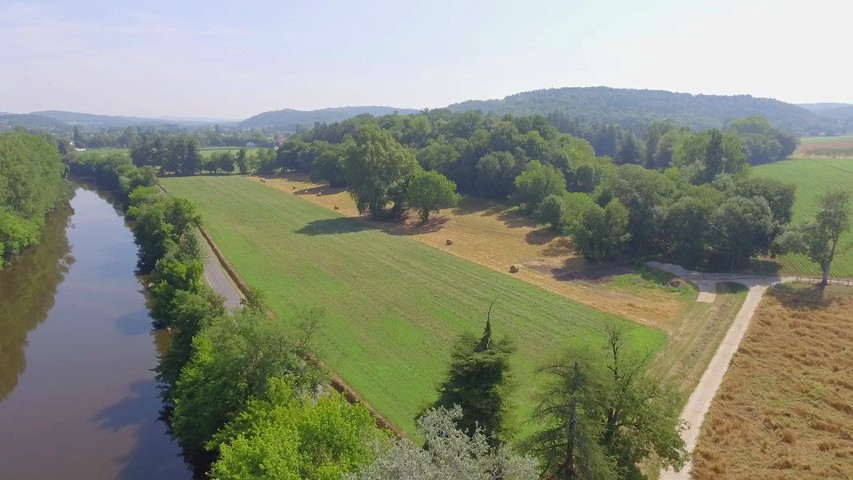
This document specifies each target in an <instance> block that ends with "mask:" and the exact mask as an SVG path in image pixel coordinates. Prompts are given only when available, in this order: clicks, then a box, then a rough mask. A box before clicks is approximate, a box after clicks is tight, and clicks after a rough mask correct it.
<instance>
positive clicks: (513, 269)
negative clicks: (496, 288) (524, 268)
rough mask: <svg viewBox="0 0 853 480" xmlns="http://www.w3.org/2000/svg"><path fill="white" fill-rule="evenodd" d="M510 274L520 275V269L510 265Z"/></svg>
mask: <svg viewBox="0 0 853 480" xmlns="http://www.w3.org/2000/svg"><path fill="white" fill-rule="evenodd" d="M509 273H518V267H516V266H515V265H510V266H509Z"/></svg>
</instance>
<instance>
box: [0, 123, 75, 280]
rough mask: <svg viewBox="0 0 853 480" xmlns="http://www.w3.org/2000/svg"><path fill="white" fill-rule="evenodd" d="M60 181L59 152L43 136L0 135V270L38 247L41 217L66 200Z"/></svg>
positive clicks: (62, 170)
mask: <svg viewBox="0 0 853 480" xmlns="http://www.w3.org/2000/svg"><path fill="white" fill-rule="evenodd" d="M64 177H65V167H64V166H63V164H62V160H61V157H60V155H59V151H58V150H57V148H56V146H55V145H54V144H53V142H51V141H49V140H48V139H47V138H45V137H44V136H36V135H30V134H27V133H22V132H15V133H5V134H2V135H0V269H2V268H3V265H4V264H6V263H8V262H9V261H10V260H11V259H12V258H13V257H14V256H15V255H17V254H19V253H20V252H21V251H22V250H24V249H25V248H27V247H30V246H32V245H35V244H37V243H38V241H39V238H40V237H41V230H42V227H43V226H44V222H45V216H46V215H47V214H48V212H50V211H51V210H53V208H54V207H55V206H56V205H57V204H58V203H59V202H60V201H62V200H63V199H65V198H67V195H68V188H67V185H66V183H65V178H64Z"/></svg>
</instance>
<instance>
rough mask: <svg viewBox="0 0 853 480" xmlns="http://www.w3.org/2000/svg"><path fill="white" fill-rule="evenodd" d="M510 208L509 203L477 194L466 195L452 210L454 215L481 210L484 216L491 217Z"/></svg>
mask: <svg viewBox="0 0 853 480" xmlns="http://www.w3.org/2000/svg"><path fill="white" fill-rule="evenodd" d="M508 208H510V207H509V206H507V205H502V204H500V203H493V202H489V201H487V200H483V199H480V198H477V197H475V196H465V197H463V198H462V201H461V202H459V205H457V206H456V207H454V208H453V210H452V212H453V214H454V215H469V214H472V213H477V212H480V214H481V215H483V216H484V217H490V216H492V215H497V214H498V213H501V212H503V211H504V210H507V209H508Z"/></svg>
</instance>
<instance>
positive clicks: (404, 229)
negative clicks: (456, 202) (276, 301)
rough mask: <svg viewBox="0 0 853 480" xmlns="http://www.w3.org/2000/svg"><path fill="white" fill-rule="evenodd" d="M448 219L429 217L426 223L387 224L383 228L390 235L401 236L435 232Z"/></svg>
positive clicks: (442, 226)
mask: <svg viewBox="0 0 853 480" xmlns="http://www.w3.org/2000/svg"><path fill="white" fill-rule="evenodd" d="M448 220H449V219H448V218H447V217H445V216H441V217H433V218H430V220H429V222H427V223H420V222H418V223H416V224H413V225H406V224H398V223H395V224H389V226H388V228H387V229H385V230H386V231H387V232H388V233H390V234H392V235H402V236H412V235H422V234H424V233H435V232H438V231H440V230H441V229H442V228H444V225H445V224H446V223H447V221H448Z"/></svg>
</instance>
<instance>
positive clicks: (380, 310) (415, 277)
mask: <svg viewBox="0 0 853 480" xmlns="http://www.w3.org/2000/svg"><path fill="white" fill-rule="evenodd" d="M163 184H164V186H165V187H166V188H167V189H168V190H169V191H170V192H171V193H172V194H174V195H177V196H181V197H186V198H189V199H190V200H192V201H193V202H194V203H195V204H196V205H197V206H198V208H199V210H200V213H201V215H202V218H203V221H204V225H205V228H206V229H207V230H208V232H209V233H210V234H211V236H212V237H213V238H214V240H215V241H216V243H217V244H218V245H219V247H220V248H221V249H222V251H223V252H224V254H225V256H226V257H228V259H229V260H230V261H231V262H232V263H233V264H234V266H235V267H236V269H237V270H238V271H239V273H240V275H241V276H242V277H243V278H244V279H245V280H246V282H247V283H249V284H250V285H251V286H253V287H256V288H260V289H261V290H263V291H264V292H265V294H266V297H267V300H268V303H269V304H270V306H271V307H272V308H273V310H275V312H276V313H277V314H278V315H279V317H280V318H283V319H286V318H289V316H290V315H291V313H292V312H293V311H294V310H295V309H297V308H299V307H312V306H322V307H323V308H324V309H325V310H326V313H327V316H326V319H325V320H324V324H323V327H322V329H321V330H320V332H319V333H318V335H317V337H316V340H315V343H314V349H315V350H316V351H317V353H318V354H319V355H320V357H321V358H322V359H323V360H324V361H325V362H326V363H327V364H328V365H329V366H330V368H332V369H333V370H334V371H335V372H336V373H337V374H339V375H340V376H341V377H343V378H344V380H346V381H347V382H348V383H349V384H350V385H351V386H352V387H353V388H354V389H355V390H356V391H357V392H358V393H359V394H361V395H362V396H363V397H364V398H365V399H366V400H367V401H368V402H369V403H370V404H371V405H372V406H373V407H374V408H376V409H377V410H378V411H379V412H381V413H382V414H383V415H384V416H386V417H387V418H388V419H389V420H391V422H393V423H394V424H396V425H398V426H400V427H401V428H403V429H404V430H406V431H408V432H410V433H411V432H412V431H413V430H414V416H415V414H416V413H417V412H418V411H419V410H420V409H421V407H423V406H424V405H426V404H427V403H428V402H430V401H432V400H434V399H435V398H436V394H435V388H436V386H437V385H438V383H439V381H440V379H441V377H442V374H443V372H444V370H445V368H446V366H447V364H448V361H449V358H450V349H451V345H452V344H453V342H454V340H455V338H456V336H457V335H458V334H459V333H460V332H463V331H470V332H475V333H478V334H479V333H480V332H481V331H482V328H483V325H484V321H485V314H486V310H487V308H488V306H489V303H490V302H491V301H492V299H497V303H496V304H495V307H494V310H493V312H492V321H493V330H494V332H495V334H496V335H498V336H501V335H504V334H506V335H509V336H510V337H511V338H512V339H513V340H514V341H515V344H516V346H517V351H516V353H515V354H514V356H513V360H512V364H513V369H514V376H515V379H516V381H517V385H518V389H517V391H516V396H515V401H516V402H517V404H518V407H519V408H518V409H517V416H518V417H519V423H520V424H521V425H522V428H525V427H524V425H525V422H526V420H527V415H528V414H529V413H530V411H531V409H532V407H533V400H532V396H533V394H534V392H535V387H536V383H537V382H538V380H537V379H538V378H540V377H537V376H535V371H536V369H537V368H538V367H539V366H540V365H542V364H543V363H544V362H546V361H548V360H551V359H553V358H554V356H555V355H557V354H558V353H560V352H561V351H563V350H564V348H565V347H566V345H568V344H570V343H573V342H574V343H587V344H589V343H591V344H593V345H599V344H600V342H601V339H602V337H601V331H602V330H601V329H602V326H603V325H604V324H605V322H608V321H615V322H618V323H620V324H622V325H624V326H625V327H626V329H627V331H628V333H629V335H630V337H631V339H632V340H631V341H632V344H633V345H636V346H638V347H639V348H640V349H641V350H643V351H646V350H652V351H655V350H659V349H660V348H662V347H663V345H664V343H665V341H666V338H665V334H664V333H663V332H662V331H660V330H655V329H650V328H645V327H640V326H638V325H635V324H633V323H630V322H627V321H624V320H621V319H619V318H617V317H614V316H612V315H609V314H605V313H602V312H599V311H596V310H593V309H591V308H589V307H585V306H582V305H580V304H578V303H574V302H572V301H570V300H567V299H565V298H563V297H560V296H557V295H554V294H552V293H549V292H547V291H545V290H542V289H540V288H537V287H534V286H532V285H529V284H527V283H525V282H522V281H520V280H517V279H514V278H512V277H511V276H510V275H509V274H501V273H498V272H495V271H492V270H489V269H486V268H484V267H481V266H479V265H476V264H474V263H470V262H467V261H465V260H462V259H460V258H457V257H455V256H453V255H449V254H446V253H444V252H441V251H440V250H438V249H435V248H432V247H429V246H426V245H423V244H421V243H419V242H416V241H414V240H412V239H409V238H406V237H404V236H393V235H391V234H388V233H384V232H382V231H380V230H376V229H372V228H369V227H367V226H365V225H364V224H362V223H361V222H358V221H356V220H352V219H346V218H343V217H341V216H339V215H338V214H336V213H335V212H333V211H329V210H327V209H325V208H322V207H319V206H316V205H313V204H311V203H309V202H306V201H303V200H300V199H298V198H297V197H295V196H294V195H290V194H288V193H286V192H282V191H280V190H276V189H274V188H271V187H267V186H265V185H263V184H260V183H258V182H255V181H253V180H250V179H248V178H244V177H187V178H167V179H163Z"/></svg>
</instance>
